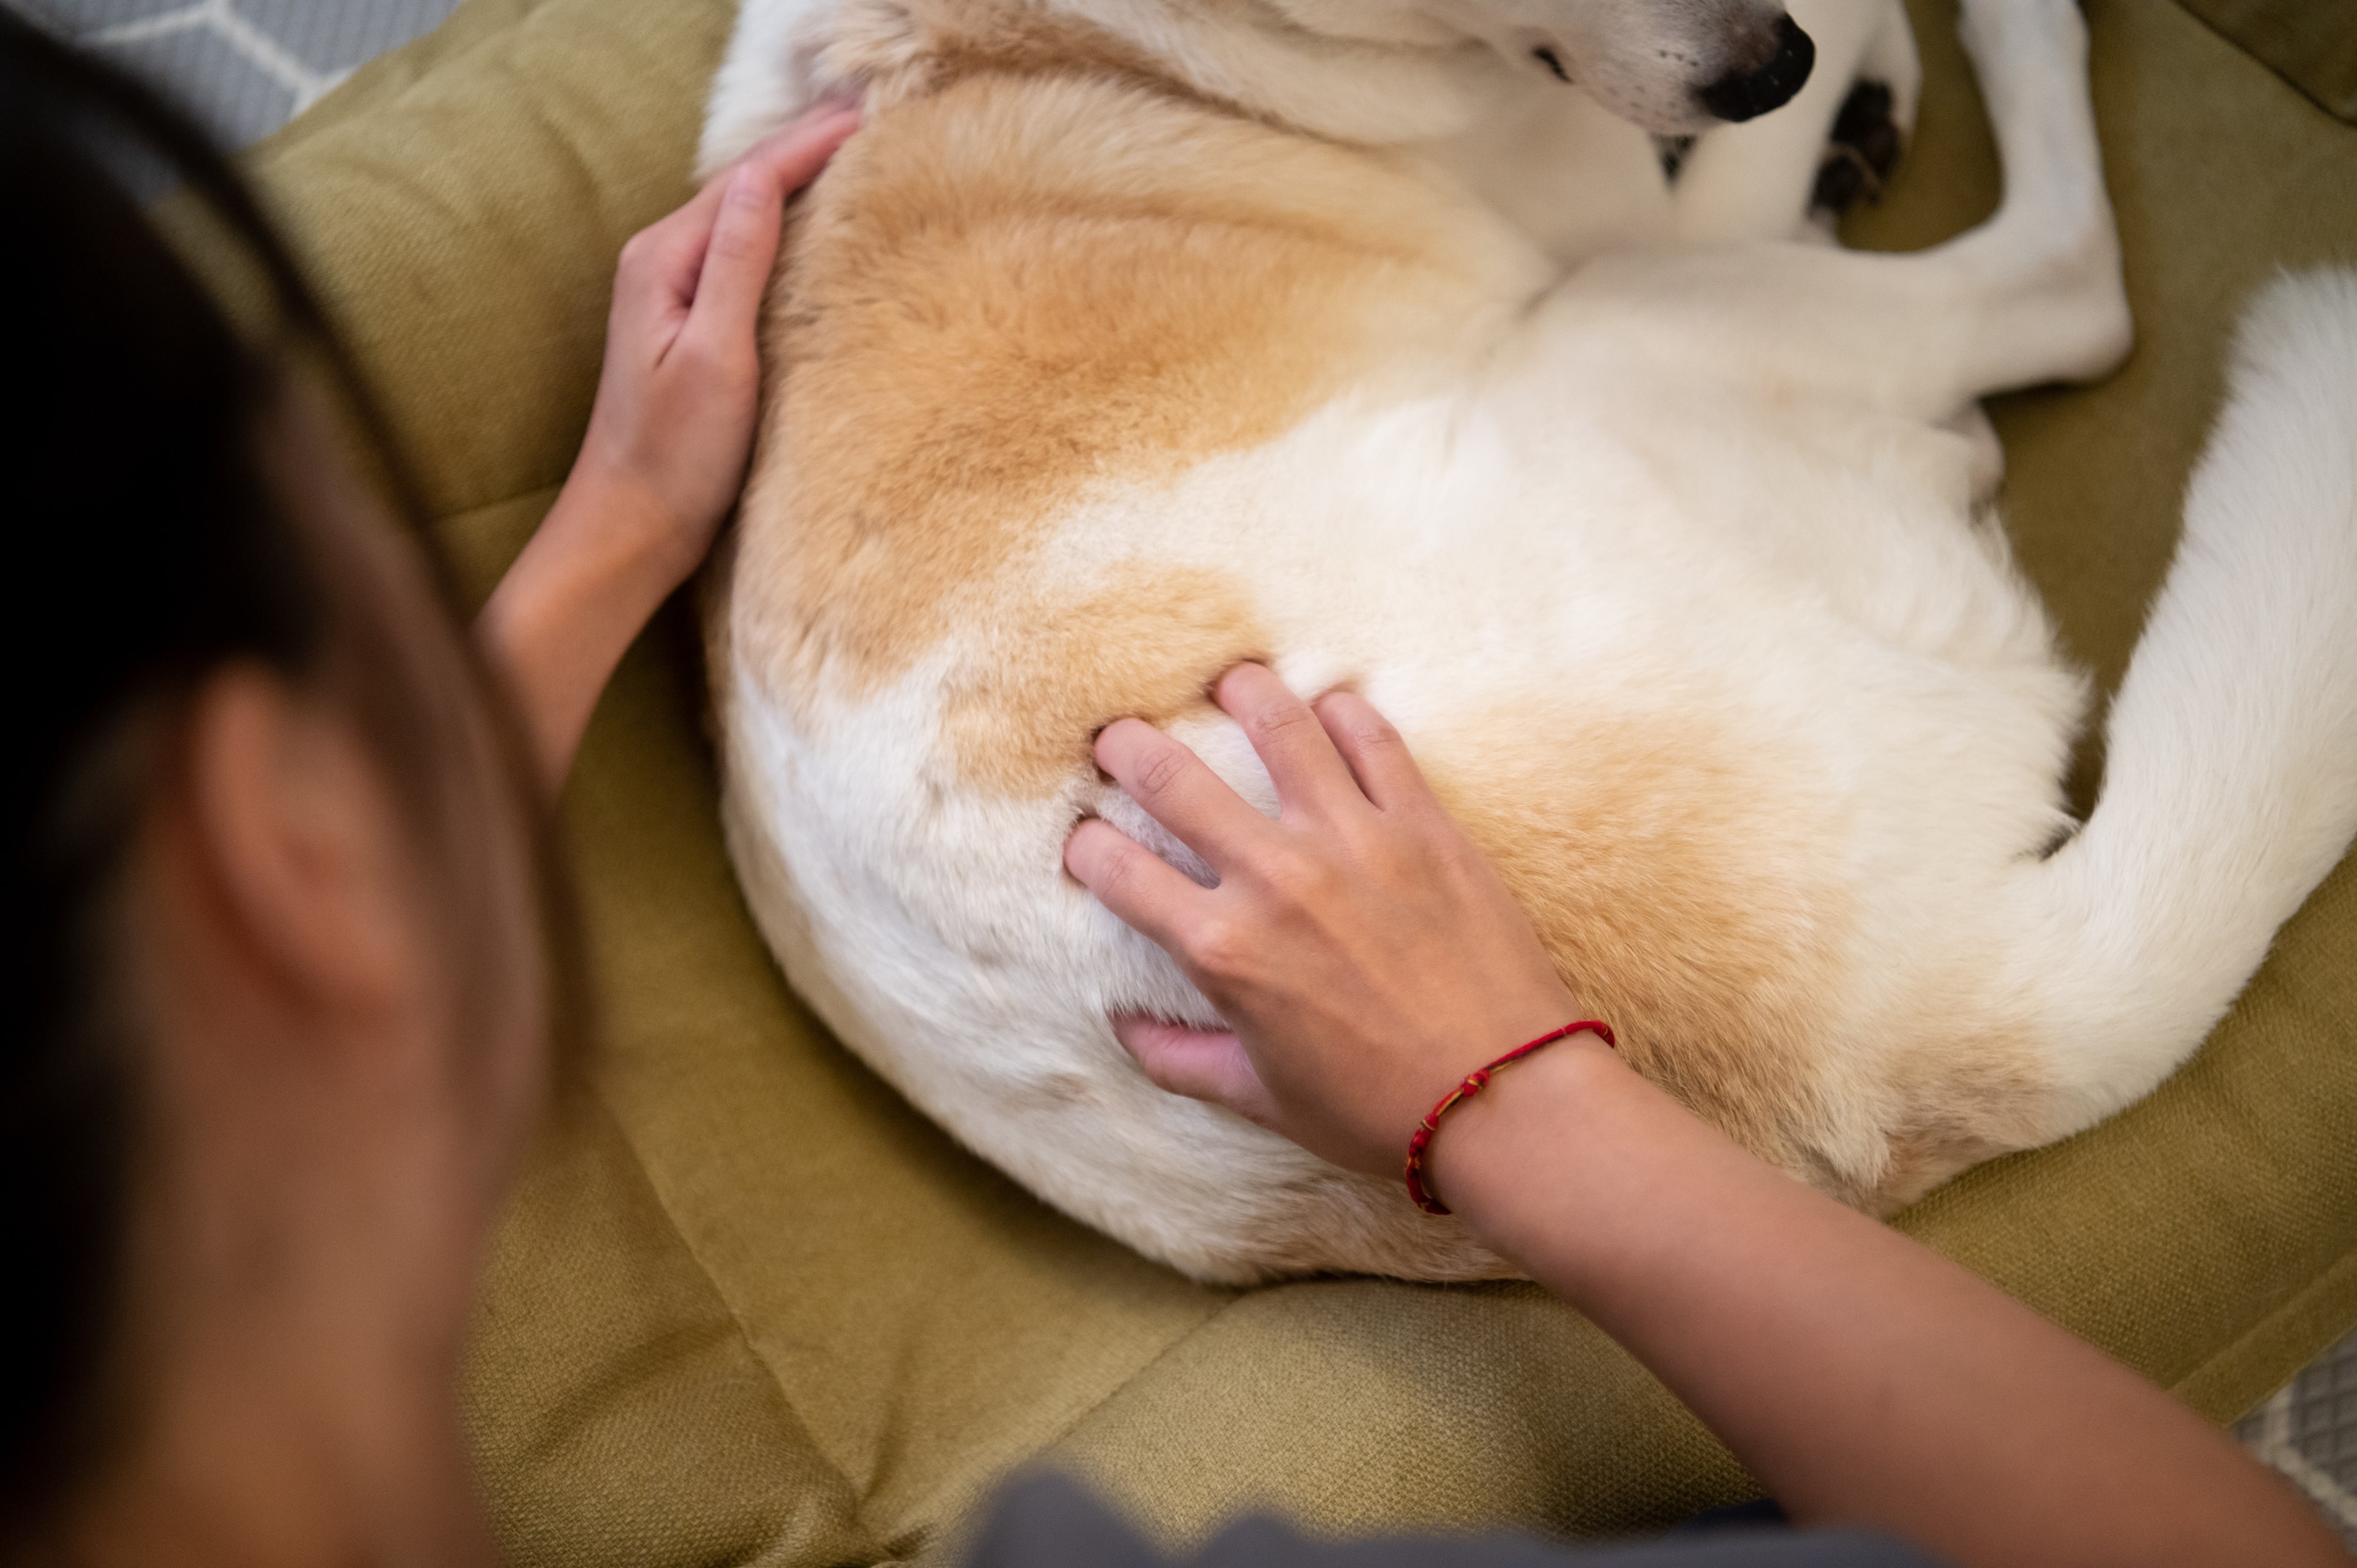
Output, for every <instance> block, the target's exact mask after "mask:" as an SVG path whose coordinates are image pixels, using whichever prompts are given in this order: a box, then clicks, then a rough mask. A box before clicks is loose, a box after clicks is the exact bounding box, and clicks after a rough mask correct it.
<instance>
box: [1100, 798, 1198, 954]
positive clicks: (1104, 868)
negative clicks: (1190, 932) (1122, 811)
mask: <svg viewBox="0 0 2357 1568" xmlns="http://www.w3.org/2000/svg"><path fill="white" fill-rule="evenodd" d="M1064 869H1065V870H1067V871H1069V872H1071V874H1072V875H1073V877H1074V878H1075V879H1077V880H1078V881H1079V883H1080V885H1081V886H1083V887H1085V888H1087V889H1088V890H1089V891H1090V892H1091V893H1093V894H1095V895H1096V899H1097V902H1098V903H1100V904H1103V906H1104V907H1105V908H1108V909H1110V910H1112V911H1113V912H1114V915H1115V916H1117V917H1118V918H1120V920H1121V922H1122V923H1123V924H1124V925H1125V926H1128V927H1129V928H1130V929H1132V930H1135V931H1136V932H1138V933H1139V934H1140V935H1142V936H1144V937H1145V938H1146V940H1149V941H1152V942H1154V943H1156V944H1157V946H1160V947H1162V948H1164V949H1169V948H1172V947H1175V946H1176V945H1178V944H1179V942H1180V941H1181V940H1183V939H1184V935H1185V932H1186V930H1187V929H1188V927H1189V925H1190V924H1191V922H1192V921H1193V919H1194V918H1196V917H1197V916H1198V915H1200V912H1201V910H1202V908H1203V900H1204V899H1205V898H1207V897H1210V895H1209V894H1207V893H1206V892H1205V891H1204V890H1203V889H1202V888H1200V887H1198V886H1195V884H1194V883H1193V882H1192V881H1190V880H1189V878H1188V877H1187V875H1185V874H1184V873H1183V872H1180V871H1178V870H1175V869H1173V868H1172V866H1171V865H1170V864H1169V863H1168V861H1166V860H1164V859H1163V858H1162V857H1161V856H1160V855H1158V854H1155V853H1154V852H1153V851H1152V850H1149V849H1147V848H1146V847H1145V846H1144V845H1142V844H1140V843H1137V841H1136V840H1135V839H1133V838H1131V837H1130V836H1129V835H1128V834H1127V833H1125V832H1122V831H1121V830H1120V829H1119V828H1116V827H1114V825H1113V824H1112V823H1111V822H1105V821H1103V820H1102V819H1100V818H1096V817H1092V818H1090V819H1089V820H1088V821H1087V822H1082V824H1081V825H1080V826H1079V827H1077V828H1074V829H1073V830H1072V836H1071V837H1070V838H1068V839H1066V840H1065V841H1064Z"/></svg>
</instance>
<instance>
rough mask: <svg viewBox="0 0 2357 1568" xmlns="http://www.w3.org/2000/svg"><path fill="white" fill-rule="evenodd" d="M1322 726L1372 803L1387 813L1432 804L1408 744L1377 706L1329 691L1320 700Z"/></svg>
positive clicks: (1352, 695) (1355, 695) (1428, 787)
mask: <svg viewBox="0 0 2357 1568" xmlns="http://www.w3.org/2000/svg"><path fill="white" fill-rule="evenodd" d="M1316 712H1317V714H1318V723H1319V724H1320V725H1323V726H1324V728H1325V731H1326V734H1327V735H1328V736H1329V737H1330V738H1331V739H1332V741H1333V743H1334V749H1335V750H1336V751H1337V752H1339V753H1340V755H1341V758H1342V760H1343V762H1344V763H1346V764H1348V765H1349V767H1350V769H1351V777H1353V778H1355V779H1357V780H1358V781H1359V788H1360V789H1361V791H1363V792H1364V793H1365V795H1366V797H1367V799H1368V800H1372V801H1373V802H1374V803H1375V804H1376V806H1377V807H1378V808H1380V809H1382V810H1384V811H1389V810H1391V809H1392V808H1393V807H1394V806H1402V805H1408V804H1413V803H1417V802H1422V801H1428V800H1432V799H1433V793H1432V786H1431V784H1429V783H1428V782H1426V779H1425V777H1424V769H1422V768H1418V767H1417V766H1416V765H1415V757H1413V756H1411V755H1410V754H1409V752H1408V749H1407V742H1405V741H1404V740H1402V739H1401V738H1400V733H1399V731H1397V730H1395V729H1394V728H1393V727H1392V724H1391V721H1390V720H1389V719H1386V718H1385V717H1383V714H1380V713H1378V712H1376V711H1375V705H1374V704H1373V703H1370V702H1369V701H1367V699H1366V698H1364V697H1361V696H1360V695H1359V694H1358V693H1356V692H1329V693H1326V695H1324V696H1322V697H1320V698H1318V703H1317V705H1316Z"/></svg>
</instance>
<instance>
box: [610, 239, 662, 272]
mask: <svg viewBox="0 0 2357 1568" xmlns="http://www.w3.org/2000/svg"><path fill="white" fill-rule="evenodd" d="M656 245H657V239H656V235H655V231H653V230H651V229H641V230H640V231H638V232H637V233H635V234H633V235H631V236H630V238H629V239H627V240H625V241H623V242H622V253H621V255H620V256H619V257H618V258H617V259H616V261H615V263H614V270H615V271H616V272H618V273H620V274H622V275H623V276H625V277H636V276H637V275H638V274H640V273H642V272H644V271H646V270H647V267H648V265H649V264H650V263H651V262H652V260H653V259H654V253H655V249H656Z"/></svg>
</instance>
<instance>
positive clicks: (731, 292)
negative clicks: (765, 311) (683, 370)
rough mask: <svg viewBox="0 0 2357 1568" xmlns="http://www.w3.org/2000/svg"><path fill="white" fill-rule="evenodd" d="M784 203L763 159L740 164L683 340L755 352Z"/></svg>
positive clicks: (714, 349)
mask: <svg viewBox="0 0 2357 1568" xmlns="http://www.w3.org/2000/svg"><path fill="white" fill-rule="evenodd" d="M785 203H786V198H785V192H784V191H782V190H780V188H779V187H778V181H777V178H776V177H775V176H773V175H772V174H770V171H769V170H767V169H766V168H764V167H762V166H760V165H759V164H754V163H747V164H744V165H741V166H738V168H737V171H736V173H734V174H732V175H730V176H729V177H728V188H727V190H726V192H724V193H723V194H722V196H721V199H720V213H719V216H718V217H716V219H714V220H713V224H712V239H711V242H710V243H708V244H707V245H705V251H704V265H703V267H702V269H701V270H700V271H699V273H698V274H697V275H696V279H695V283H694V303H693V304H692V305H691V306H690V307H689V311H688V317H687V327H686V329H685V330H684V331H683V332H682V333H681V334H680V341H681V342H682V343H683V344H687V345H690V346H692V347H694V348H696V349H702V350H705V351H708V352H711V353H714V354H716V355H719V354H726V353H728V352H731V351H735V350H737V349H741V350H742V351H743V352H745V353H747V354H750V353H751V352H752V349H753V327H754V320H755V318H756V317H759V315H760V312H761V295H762V294H763V293H764V292H765V291H766V290H767V289H768V288H769V286H770V268H771V267H773V266H774V265H776V264H777V260H778V228H779V224H780V222H781V221H782V220H784V217H785Z"/></svg>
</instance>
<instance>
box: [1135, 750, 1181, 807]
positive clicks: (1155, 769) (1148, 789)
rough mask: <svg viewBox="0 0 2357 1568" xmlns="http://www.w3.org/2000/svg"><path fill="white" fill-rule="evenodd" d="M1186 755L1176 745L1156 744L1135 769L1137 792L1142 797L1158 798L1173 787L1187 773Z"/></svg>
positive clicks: (1165, 794) (1166, 793)
mask: <svg viewBox="0 0 2357 1568" xmlns="http://www.w3.org/2000/svg"><path fill="white" fill-rule="evenodd" d="M1187 761H1188V759H1187V757H1186V755H1185V753H1183V752H1182V751H1181V750H1180V749H1179V747H1178V746H1173V745H1169V744H1168V743H1167V742H1166V743H1165V744H1163V745H1162V746H1157V747H1156V748H1155V749H1154V751H1153V752H1152V753H1151V754H1149V755H1148V756H1147V757H1146V759H1145V761H1144V762H1143V763H1142V764H1141V765H1140V766H1139V768H1138V769H1137V792H1138V794H1139V795H1140V796H1142V797H1151V798H1152V799H1155V800H1160V799H1162V798H1164V797H1165V796H1167V795H1168V794H1169V793H1170V791H1171V790H1172V789H1175V788H1176V787H1177V786H1178V784H1179V780H1180V779H1184V778H1185V777H1186V775H1187Z"/></svg>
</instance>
